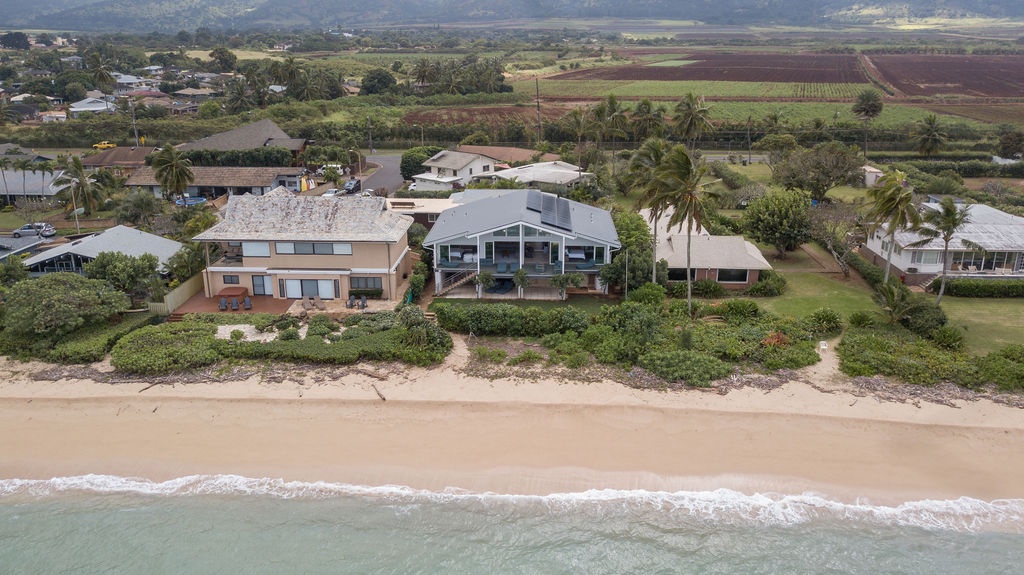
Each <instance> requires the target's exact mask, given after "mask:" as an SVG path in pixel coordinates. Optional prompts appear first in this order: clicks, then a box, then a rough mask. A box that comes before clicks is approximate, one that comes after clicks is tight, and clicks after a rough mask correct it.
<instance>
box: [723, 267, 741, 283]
mask: <svg viewBox="0 0 1024 575" xmlns="http://www.w3.org/2000/svg"><path fill="white" fill-rule="evenodd" d="M718 283H726V284H728V283H733V284H742V283H747V270H718Z"/></svg>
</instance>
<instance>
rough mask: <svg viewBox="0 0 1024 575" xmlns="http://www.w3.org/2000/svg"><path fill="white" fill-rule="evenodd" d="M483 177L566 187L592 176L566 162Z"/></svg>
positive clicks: (548, 163)
mask: <svg viewBox="0 0 1024 575" xmlns="http://www.w3.org/2000/svg"><path fill="white" fill-rule="evenodd" d="M484 175H485V176H488V175H489V176H494V177H496V178H502V179H504V180H516V181H518V182H524V183H541V184H558V185H567V184H571V183H573V182H576V181H577V180H580V179H583V178H587V177H590V176H592V175H594V174H592V173H590V172H584V171H581V170H580V168H579V166H574V165H572V164H570V163H567V162H561V161H555V162H540V163H537V164H527V165H525V166H519V167H518V168H509V169H507V170H500V171H497V172H494V173H492V174H484Z"/></svg>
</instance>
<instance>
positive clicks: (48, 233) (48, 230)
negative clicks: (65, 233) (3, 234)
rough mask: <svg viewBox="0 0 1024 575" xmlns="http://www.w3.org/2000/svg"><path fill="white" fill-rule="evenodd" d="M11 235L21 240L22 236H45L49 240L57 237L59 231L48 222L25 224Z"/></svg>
mask: <svg viewBox="0 0 1024 575" xmlns="http://www.w3.org/2000/svg"><path fill="white" fill-rule="evenodd" d="M11 235H12V236H14V237H16V238H20V237H21V236H43V237H44V238H49V237H52V236H55V235H57V230H55V229H53V226H51V225H50V224H48V223H46V222H36V223H34V224H25V225H23V226H21V227H20V228H18V229H16V230H14V232H12V233H11Z"/></svg>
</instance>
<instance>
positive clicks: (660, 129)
mask: <svg viewBox="0 0 1024 575" xmlns="http://www.w3.org/2000/svg"><path fill="white" fill-rule="evenodd" d="M629 129H630V131H631V132H632V133H633V138H634V140H635V141H636V142H637V143H640V142H641V141H643V140H646V139H647V138H653V137H657V138H661V137H663V136H664V135H665V109H664V107H662V106H657V107H656V106H655V105H654V104H652V103H651V101H650V100H648V99H647V98H644V99H642V100H640V102H638V103H637V105H636V108H635V109H634V110H633V113H632V114H630V116H629Z"/></svg>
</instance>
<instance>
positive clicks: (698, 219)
mask: <svg viewBox="0 0 1024 575" xmlns="http://www.w3.org/2000/svg"><path fill="white" fill-rule="evenodd" d="M705 169H706V168H705V166H704V164H703V163H700V162H694V160H693V158H691V157H690V153H689V152H688V151H687V150H686V147H685V146H682V145H676V146H673V147H672V149H671V150H669V152H668V154H667V155H666V156H665V158H664V159H663V160H662V161H661V163H660V164H658V167H657V168H655V170H654V177H655V179H656V180H657V182H658V186H660V187H661V189H663V190H665V192H666V195H667V198H666V201H665V205H667V206H668V208H669V209H671V210H672V215H671V216H670V217H669V219H668V227H669V228H672V227H673V226H678V227H679V229H680V230H682V229H683V224H684V223H685V224H686V269H687V273H686V310H687V311H688V312H692V311H693V281H692V276H691V272H690V271H689V270H690V269H692V268H691V266H690V251H691V250H690V244H691V243H692V239H693V234H694V232H696V233H700V231H701V230H702V229H703V227H704V221H705V219H706V217H707V214H708V206H707V204H706V200H707V199H712V200H713V199H714V198H715V194H712V193H710V192H706V191H704V190H703V189H702V188H701V184H700V180H701V178H702V177H704V171H705Z"/></svg>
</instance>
